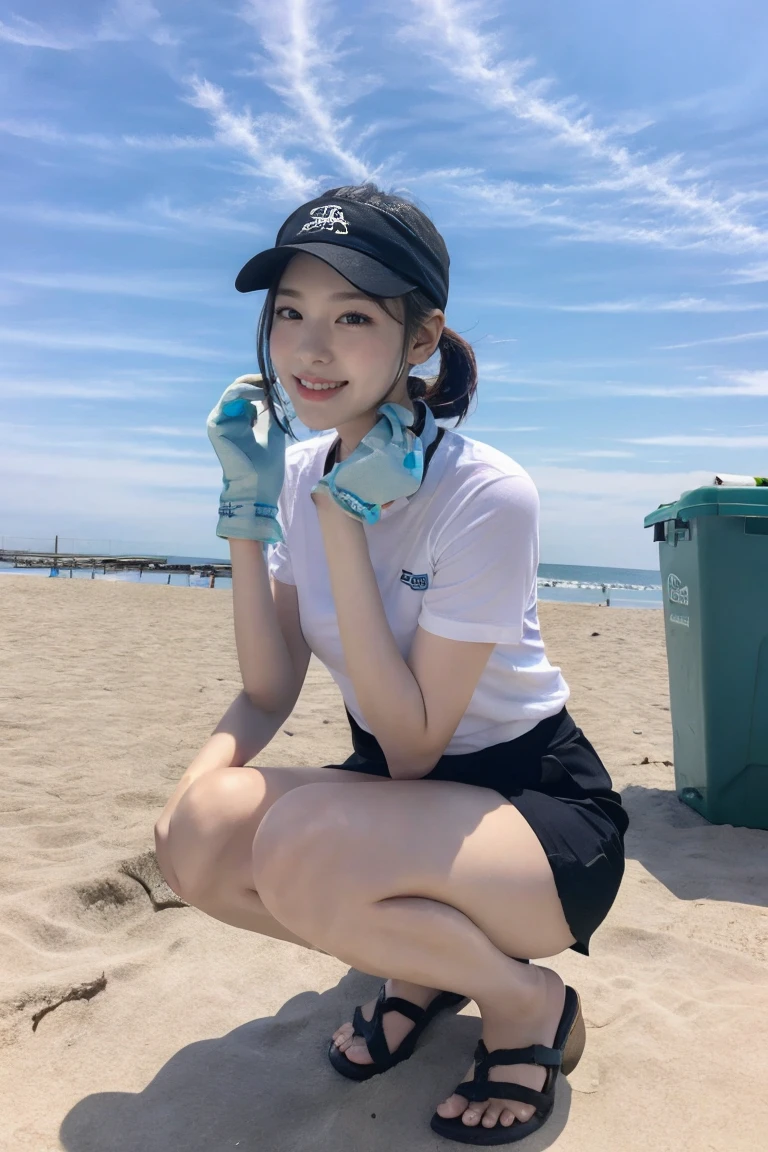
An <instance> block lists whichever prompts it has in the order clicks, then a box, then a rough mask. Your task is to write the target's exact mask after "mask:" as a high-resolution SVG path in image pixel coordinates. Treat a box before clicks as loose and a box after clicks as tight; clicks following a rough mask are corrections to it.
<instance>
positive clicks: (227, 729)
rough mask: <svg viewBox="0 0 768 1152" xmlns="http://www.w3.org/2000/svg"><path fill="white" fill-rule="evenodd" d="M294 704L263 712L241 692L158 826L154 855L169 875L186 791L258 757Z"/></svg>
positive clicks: (287, 701)
mask: <svg viewBox="0 0 768 1152" xmlns="http://www.w3.org/2000/svg"><path fill="white" fill-rule="evenodd" d="M295 703H296V701H295V699H292V698H291V699H288V700H286V701H285V702H284V704H283V707H282V709H281V710H280V711H279V712H264V711H263V710H262V709H260V708H256V707H254V705H253V704H251V702H250V700H249V699H248V697H247V695H246V694H245V692H240V693H239V695H238V696H236V697H235V699H234V700H233V701H232V703H231V704H230V706H229V708H228V709H227V711H226V712H225V713H224V715H223V716H222V718H221V720H220V721H219V723H218V724H217V725H216V727H215V729H214V731H213V733H212V734H211V736H210V737H209V738H208V740H207V741H206V742H205V744H204V745H203V747H202V748H201V749H200V751H199V752H198V754H197V756H195V758H194V760H193V761H192V763H191V764H190V765H189V767H188V768H187V770H186V772H185V773H184V775H183V776H182V777H181V779H180V780H179V782H178V784H177V785H176V788H175V790H174V792H173V794H172V795H171V796H170V797H169V799H168V802H167V804H166V805H165V808H164V809H163V811H162V812H161V813H160V815H159V817H158V819H157V822H156V824H155V852H156V854H157V859H158V863H159V864H160V867H161V870H162V871H163V872H164V873H165V875H166V876H169V875H170V876H171V877H172V876H173V868H171V867H170V861H169V860H168V859H167V842H168V829H169V826H170V822H171V816H172V815H173V812H174V810H175V808H176V806H177V804H178V803H179V801H180V800H181V798H182V796H183V795H184V793H185V792H186V790H187V788H189V786H190V785H191V784H192V783H194V781H195V780H198V779H199V778H200V777H201V776H205V775H206V774H207V773H208V772H215V771H216V770H217V769H220V768H230V767H241V766H243V765H245V764H247V763H248V761H249V760H252V759H253V757H254V756H258V754H259V752H261V751H262V749H264V748H266V746H267V744H269V742H270V740H271V739H272V737H273V736H274V735H275V733H276V732H277V730H278V728H280V726H281V724H284V723H285V721H286V720H287V719H288V717H289V716H290V714H291V712H292V711H293V708H294V706H295ZM169 868H170V871H168V869H169Z"/></svg>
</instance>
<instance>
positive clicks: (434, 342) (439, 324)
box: [409, 309, 445, 364]
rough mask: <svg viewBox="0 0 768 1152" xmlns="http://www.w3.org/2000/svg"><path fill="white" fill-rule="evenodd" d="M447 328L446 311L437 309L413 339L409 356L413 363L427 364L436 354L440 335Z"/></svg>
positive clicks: (423, 323)
mask: <svg viewBox="0 0 768 1152" xmlns="http://www.w3.org/2000/svg"><path fill="white" fill-rule="evenodd" d="M444 328H445V313H444V312H440V311H439V310H437V309H436V310H435V311H434V312H432V313H431V314H430V315H429V316H428V317H427V318H426V320H424V321H423V322H422V325H421V327H420V329H419V331H418V333H417V334H416V336H415V337H414V339H413V342H412V344H411V353H412V354H411V356H410V357H409V359H410V361H411V363H412V364H426V362H427V360H429V359H430V357H431V356H434V354H435V351H436V350H437V346H438V344H439V343H440V337H441V336H442V334H443V329H444Z"/></svg>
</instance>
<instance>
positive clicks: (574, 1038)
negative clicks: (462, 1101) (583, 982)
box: [431, 986, 587, 1144]
mask: <svg viewBox="0 0 768 1152" xmlns="http://www.w3.org/2000/svg"><path fill="white" fill-rule="evenodd" d="M586 1038H587V1034H586V1029H585V1027H584V1017H583V1016H582V1014H581V1003H580V1001H579V994H578V992H576V991H574V989H573V988H570V987H568V986H566V989H565V1008H564V1009H563V1015H562V1016H561V1018H560V1023H559V1025H558V1028H557V1034H556V1036H555V1045H554V1047H553V1048H547V1047H546V1046H545V1045H543V1044H532V1045H531V1046H530V1047H529V1048H497V1049H496V1050H495V1051H493V1052H489V1051H488V1049H487V1048H486V1046H485V1044H484V1043H483V1041H482V1040H481V1041H480V1042H479V1044H478V1045H477V1048H476V1050H475V1078H474V1080H472V1081H471V1082H469V1081H466V1082H465V1083H463V1084H459V1086H458V1088H454V1092H455V1093H457V1094H458V1095H459V1096H464V1097H465V1098H466V1099H467V1100H474V1101H483V1100H490V1099H494V1100H520V1101H521V1102H522V1103H523V1104H533V1105H534V1107H535V1108H536V1111H535V1112H534V1114H533V1116H531V1118H530V1120H526V1121H525V1123H523V1122H522V1121H520V1120H515V1122H514V1124H510V1125H509V1126H508V1127H505V1126H504V1125H503V1124H499V1123H498V1121H497V1122H496V1125H495V1126H494V1127H493V1128H484V1127H483V1123H482V1118H481V1120H480V1123H479V1124H476V1125H475V1124H465V1123H464V1122H463V1120H462V1118H461V1116H455V1117H454V1118H453V1119H452V1120H449V1119H448V1118H446V1117H444V1116H440V1115H439V1114H438V1113H437V1112H435V1114H434V1116H433V1117H432V1122H431V1127H432V1130H433V1132H437V1133H438V1135H440V1136H444V1137H445V1138H446V1139H447V1140H458V1141H459V1142H460V1143H461V1144H514V1143H515V1142H516V1141H517V1140H522V1139H524V1137H526V1136H530V1135H531V1133H532V1132H536V1131H538V1129H539V1128H541V1126H542V1124H544V1123H545V1122H546V1121H547V1120H548V1119H549V1117H550V1115H551V1114H552V1109H553V1107H554V1103H555V1082H556V1080H557V1073H558V1071H559V1070H560V1069H561V1068H562V1072H563V1075H564V1076H568V1075H570V1073H571V1072H573V1070H574V1068H575V1067H576V1065H577V1064H578V1062H579V1060H580V1059H581V1055H582V1052H583V1051H584V1045H585V1043H586ZM494 1064H539V1065H542V1066H544V1067H546V1069H547V1078H546V1080H545V1081H544V1087H543V1088H542V1090H541V1092H535V1091H534V1090H533V1088H526V1087H525V1086H524V1085H523V1084H510V1083H507V1082H505V1081H496V1080H491V1081H489V1080H488V1069H489V1068H492V1067H493V1065H494Z"/></svg>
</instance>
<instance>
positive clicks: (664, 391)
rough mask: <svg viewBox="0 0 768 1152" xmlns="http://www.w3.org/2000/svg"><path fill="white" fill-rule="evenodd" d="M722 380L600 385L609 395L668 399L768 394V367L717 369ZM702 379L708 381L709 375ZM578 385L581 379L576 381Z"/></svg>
mask: <svg viewBox="0 0 768 1152" xmlns="http://www.w3.org/2000/svg"><path fill="white" fill-rule="evenodd" d="M716 378H717V379H719V380H720V381H722V383H709V382H707V383H698V381H697V383H695V384H613V383H610V384H605V385H602V386H596V387H598V388H599V389H600V391H601V393H602V394H603V395H606V396H649V397H656V398H658V399H668V400H694V399H697V398H698V399H702V398H714V397H736V396H753V397H763V396H768V371H746V370H745V371H735V370H729V369H725V368H720V369H717V371H716ZM699 379H701V380H703V381H707V380H708V378H707V377H706V376H705V377H700V378H699ZM572 387H573V388H574V389H578V387H579V385H578V384H577V383H575V384H573V385H572Z"/></svg>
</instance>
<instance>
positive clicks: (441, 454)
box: [156, 184, 628, 1144]
mask: <svg viewBox="0 0 768 1152" xmlns="http://www.w3.org/2000/svg"><path fill="white" fill-rule="evenodd" d="M448 265H449V258H448V253H447V251H446V247H445V244H444V242H443V239H442V237H441V236H440V234H439V233H438V232H437V230H436V229H435V227H434V225H433V224H432V222H431V221H430V220H429V219H428V217H426V216H425V215H424V214H423V213H422V212H421V211H420V210H419V209H418V208H417V207H415V206H414V205H413V204H411V203H409V202H408V201H406V200H403V199H401V198H398V197H395V196H390V195H386V194H384V193H382V192H380V191H379V190H378V189H377V188H376V187H375V186H374V185H370V184H368V185H364V186H361V187H349V188H334V189H330V190H329V191H327V192H326V193H324V194H323V195H322V196H320V197H318V198H317V199H316V200H313V201H311V202H309V203H308V204H304V205H302V206H301V207H300V208H298V209H297V210H296V211H295V212H293V213H292V214H291V215H290V216H289V217H288V219H287V220H286V221H285V223H284V224H283V225H282V227H281V229H280V231H279V232H278V235H277V240H276V243H275V246H274V247H273V248H270V249H267V250H266V251H264V252H261V253H259V254H258V255H257V256H254V257H253V259H251V260H250V261H249V262H248V263H247V264H246V265H245V267H244V268H243V269H242V270H241V272H240V273H239V275H238V277H237V280H236V287H237V288H238V289H239V290H240V291H241V292H250V291H254V290H257V289H266V290H267V296H266V302H265V305H264V309H263V312H262V314H261V318H260V323H259V332H258V364H259V369H260V371H259V374H258V375H254V376H245V377H241V378H240V379H239V380H237V381H235V383H234V384H232V385H230V387H229V388H227V389H226V391H225V392H224V394H223V395H222V397H221V399H220V401H219V403H218V404H217V406H216V407H215V408H214V410H213V411H212V412H211V415H210V417H209V420H208V434H209V437H210V439H211V441H212V444H213V446H214V448H215V450H216V453H217V455H218V458H219V460H220V462H221V465H222V470H223V474H224V489H223V491H222V494H221V501H220V507H219V523H218V529H217V532H218V535H219V536H221V537H224V538H226V539H228V540H229V541H230V550H231V557H232V578H233V601H234V624H235V638H236V645H237V653H238V659H239V663H240V670H241V673H242V679H243V691H242V693H241V694H240V695H239V696H238V697H237V698H236V699H235V700H234V702H233V703H232V705H231V707H230V708H229V710H228V711H227V713H226V715H225V716H224V717H223V719H222V720H221V722H220V724H219V725H218V727H217V729H216V731H215V732H214V734H213V735H212V736H211V738H210V740H209V741H208V742H207V743H206V745H205V746H204V748H203V749H202V750H201V752H200V753H199V755H198V756H197V757H196V758H195V760H194V761H193V762H192V764H191V765H190V767H189V768H188V770H187V772H186V773H185V774H184V776H183V777H182V779H181V781H180V783H179V785H178V787H177V789H176V791H175V792H174V794H173V796H172V797H171V798H170V800H169V801H168V804H167V805H166V807H165V809H164V811H163V813H162V815H161V816H160V818H159V820H158V822H157V825H156V843H157V854H158V859H159V861H160V866H161V868H162V869H163V872H164V874H165V876H166V878H167V880H168V883H169V884H170V885H171V887H172V888H173V889H174V890H175V891H176V892H177V893H178V894H179V895H180V896H181V897H183V898H184V899H185V900H187V901H188V902H189V903H191V904H194V905H196V906H197V907H198V908H201V909H202V910H203V911H204V912H207V913H208V914H209V915H211V916H214V917H216V918H217V919H219V920H222V921H224V922H225V923H228V924H233V925H235V926H236V927H239V928H245V929H248V930H250V931H253V932H261V933H265V934H268V935H271V936H274V937H277V938H279V939H283V940H289V941H293V942H294V943H297V944H302V945H304V946H307V947H312V948H316V949H320V950H322V951H325V952H327V953H329V954H331V955H333V956H336V957H338V958H339V959H340V960H342V961H343V962H345V963H347V964H350V965H352V966H354V967H355V968H357V969H360V970H362V971H364V972H367V973H371V974H373V975H376V976H379V977H381V978H382V979H383V980H384V981H385V982H384V984H383V985H382V989H381V992H380V994H379V996H378V998H377V999H376V1000H374V1001H372V1002H371V1003H369V1004H366V1005H363V1006H358V1007H356V1008H354V1011H353V1009H352V1006H350V1012H349V1016H350V1019H349V1020H348V1021H346V1022H343V1021H340V1026H339V1028H338V1029H337V1031H336V1032H335V1033H334V1035H333V1036H332V1037H329V1042H330V1043H329V1053H328V1054H329V1058H330V1060H331V1063H332V1064H333V1067H334V1068H335V1069H336V1070H337V1071H338V1072H339V1073H341V1074H342V1075H343V1076H346V1077H348V1078H350V1079H352V1080H364V1079H367V1078H368V1077H370V1076H373V1075H376V1074H379V1073H383V1072H386V1071H387V1070H388V1069H389V1068H392V1067H393V1066H394V1065H395V1064H397V1063H399V1062H400V1061H402V1060H405V1059H406V1058H408V1057H409V1056H410V1055H411V1053H412V1052H413V1050H414V1047H415V1045H416V1041H417V1039H418V1037H419V1036H420V1035H421V1034H422V1032H423V1030H424V1029H425V1027H426V1026H427V1025H428V1024H429V1022H430V1020H432V1019H433V1018H434V1016H435V1015H436V1013H437V1012H439V1011H442V1010H445V1009H449V1008H453V1010H454V1011H455V1010H456V1009H457V1007H458V1006H460V1005H463V1004H465V1003H467V1002H468V1000H469V999H472V1000H474V1001H475V1003H476V1004H477V1006H478V1008H479V1011H480V1014H481V1017H482V1029H483V1030H482V1040H481V1041H480V1043H479V1044H478V1046H477V1049H476V1050H475V1052H474V1061H473V1062H471V1063H470V1067H469V1071H468V1072H467V1075H466V1077H465V1080H464V1081H463V1082H462V1083H461V1084H459V1085H458V1086H457V1087H455V1088H453V1090H452V1087H453V1086H451V1085H446V1092H445V1097H444V1099H443V1100H442V1101H435V1104H436V1111H435V1114H434V1115H433V1117H432V1121H431V1123H432V1128H433V1129H434V1130H435V1131H436V1132H438V1133H439V1134H441V1135H442V1136H444V1137H447V1138H448V1139H453V1140H458V1141H462V1142H464V1143H472V1144H505V1143H512V1142H514V1141H517V1140H520V1139H522V1138H523V1137H524V1136H527V1135H528V1134H529V1133H532V1132H534V1131H535V1130H537V1129H538V1128H539V1127H541V1125H542V1124H543V1123H544V1122H545V1121H546V1120H547V1118H548V1117H549V1115H550V1114H551V1111H552V1106H553V1101H554V1093H555V1086H556V1081H557V1076H558V1074H559V1073H564V1074H566V1075H567V1074H568V1073H569V1072H570V1071H571V1069H572V1068H574V1067H575V1065H576V1063H577V1061H578V1060H579V1057H580V1056H581V1052H582V1049H583V1047H584V1038H585V1032H584V1022H583V1018H582V1015H581V1006H580V1003H579V997H578V994H577V993H576V991H575V990H574V989H573V988H571V987H567V986H566V985H565V984H564V983H563V981H562V980H561V978H560V976H559V975H558V974H557V973H556V972H555V971H553V970H552V969H551V968H548V967H546V966H544V965H539V964H536V963H529V962H530V961H535V960H537V959H541V958H546V957H552V956H554V955H556V954H557V953H560V952H562V951H563V950H565V949H567V948H572V949H575V950H576V951H577V952H580V953H582V954H583V955H585V956H587V955H589V941H590V936H591V935H592V933H593V932H594V931H595V929H596V928H597V927H598V926H599V925H600V924H601V922H602V921H603V920H604V919H605V917H606V916H607V914H608V912H609V910H610V908H611V905H612V904H613V902H614V900H615V898H616V895H617V892H618V889H619V886H620V884H621V880H622V876H623V872H624V833H625V831H626V828H627V825H628V819H627V814H626V811H625V809H624V808H623V807H622V804H621V800H620V798H619V796H618V794H617V793H616V792H614V791H613V790H612V782H611V779H610V777H609V775H608V773H607V772H606V769H605V768H604V766H603V764H602V763H601V761H600V759H599V757H598V755H597V753H596V752H595V750H594V748H593V747H592V745H591V744H590V743H589V741H588V740H587V738H586V737H585V736H584V735H583V733H582V732H581V730H580V729H579V728H578V727H577V726H576V724H575V723H574V721H573V719H572V718H571V716H570V715H569V713H568V711H567V709H566V702H567V699H568V695H569V692H568V687H567V685H566V683H565V681H564V679H563V677H562V676H561V674H560V670H559V669H558V668H556V667H553V666H552V665H550V663H549V662H548V660H547V657H546V655H545V652H544V647H543V644H542V640H541V636H540V632H539V622H538V616H537V606H536V572H537V565H538V512H539V505H538V496H537V493H536V489H535V488H534V485H533V483H532V481H531V479H530V477H529V476H528V475H527V474H526V472H525V471H524V470H523V469H522V468H521V467H520V466H519V465H518V464H516V463H515V461H514V460H512V459H510V457H509V456H507V455H506V454H505V453H503V452H501V451H499V450H497V449H495V448H492V447H490V446H488V445H487V444H483V443H480V442H478V441H475V440H472V439H470V438H468V437H466V436H464V435H462V434H461V433H459V432H457V431H456V430H455V428H450V429H449V428H447V427H445V426H444V425H440V426H438V424H437V422H436V421H437V420H440V419H443V420H445V419H450V418H457V421H458V422H459V423H460V422H461V420H462V419H463V418H464V416H465V415H466V413H467V411H468V408H469V405H470V402H471V399H472V397H473V395H474V393H475V389H476V386H477V377H476V364H475V358H474V355H473V352H472V349H471V348H470V346H469V345H468V344H467V343H466V342H465V341H464V340H463V339H462V338H461V337H459V336H458V335H457V334H456V333H455V332H453V331H452V330H451V329H449V328H447V327H446V326H445V314H444V311H443V310H444V309H445V307H446V304H447V299H448ZM436 352H437V353H439V356H440V368H439V371H438V373H437V375H436V376H435V377H431V378H429V379H422V378H421V377H419V376H417V375H411V374H410V369H412V368H413V367H414V366H416V365H420V364H425V363H426V362H427V361H428V360H429V359H430V357H431V356H432V355H433V354H434V353H436ZM291 406H292V407H293V410H294V412H293V414H295V415H297V416H298V417H299V419H300V420H301V421H302V423H303V424H304V425H305V426H306V427H307V428H308V429H309V430H310V431H311V432H313V433H320V434H319V435H311V436H310V437H308V438H305V439H304V440H297V439H296V437H295V435H294V434H293V432H292V430H291V427H290V422H289V420H288V415H289V413H290V410H291ZM287 438H289V439H291V440H292V441H293V442H292V443H290V444H288V445H287V447H286V439H287ZM311 653H314V654H315V655H316V656H317V658H318V659H319V660H320V661H321V662H322V663H323V664H324V665H325V667H326V668H327V669H328V671H329V672H330V674H331V675H332V676H333V678H334V680H335V681H336V683H337V685H338V686H339V689H340V690H341V693H342V696H343V700H344V704H345V706H346V712H347V717H348V720H349V725H350V730H351V738H352V745H353V747H354V753H353V755H351V756H350V757H349V758H348V759H347V760H346V761H345V762H344V763H343V764H333V765H322V766H321V765H318V766H317V767H304V768H301V767H269V768H260V769H258V770H257V769H255V768H249V767H247V766H246V765H247V764H248V761H249V760H251V759H252V758H253V757H254V756H255V755H257V754H258V753H259V752H261V751H262V749H264V748H265V747H266V746H267V745H268V744H269V742H270V740H271V739H272V737H273V736H274V734H275V733H276V732H277V731H278V730H279V728H280V726H281V725H282V724H283V723H284V722H285V720H286V718H287V716H288V715H289V714H290V712H291V711H292V709H293V707H294V705H295V703H296V700H297V698H298V695H299V692H300V690H301V687H302V684H303V681H304V677H305V674H306V671H307V666H308V662H309V657H310V654H311ZM472 1055H473V1054H472V1053H468V1056H470V1057H471V1056H472Z"/></svg>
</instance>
